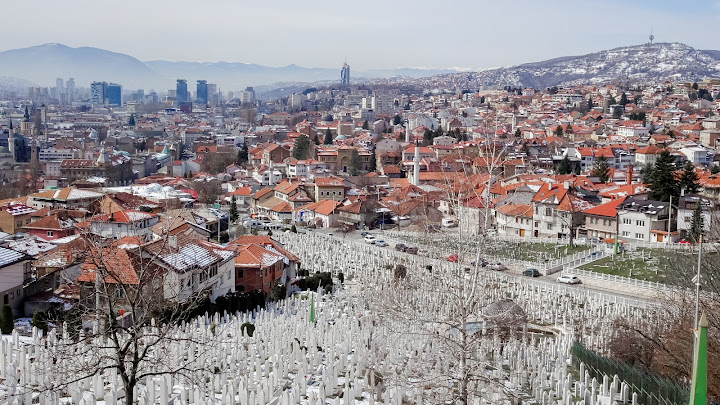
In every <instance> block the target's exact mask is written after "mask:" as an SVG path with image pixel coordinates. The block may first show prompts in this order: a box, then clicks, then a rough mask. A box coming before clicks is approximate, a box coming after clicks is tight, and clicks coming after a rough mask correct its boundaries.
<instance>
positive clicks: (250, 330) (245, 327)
mask: <svg viewBox="0 0 720 405" xmlns="http://www.w3.org/2000/svg"><path fill="white" fill-rule="evenodd" d="M240 331H241V332H242V333H243V334H245V333H247V335H248V336H249V337H252V336H253V334H254V333H255V325H253V324H251V323H250V322H245V323H244V324H242V325H240Z"/></svg>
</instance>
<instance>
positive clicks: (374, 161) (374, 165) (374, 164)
mask: <svg viewBox="0 0 720 405" xmlns="http://www.w3.org/2000/svg"><path fill="white" fill-rule="evenodd" d="M368 170H369V171H371V172H374V171H375V170H377V155H376V154H375V149H373V151H372V154H371V155H370V167H369V168H368Z"/></svg>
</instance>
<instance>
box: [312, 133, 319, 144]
mask: <svg viewBox="0 0 720 405" xmlns="http://www.w3.org/2000/svg"><path fill="white" fill-rule="evenodd" d="M313 143H315V145H320V137H319V136H318V134H315V136H313Z"/></svg>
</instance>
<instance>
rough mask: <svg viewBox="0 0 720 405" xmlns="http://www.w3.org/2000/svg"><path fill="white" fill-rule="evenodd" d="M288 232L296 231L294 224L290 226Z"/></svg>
mask: <svg viewBox="0 0 720 405" xmlns="http://www.w3.org/2000/svg"><path fill="white" fill-rule="evenodd" d="M290 232H292V233H297V228H296V227H295V224H293V226H291V227H290Z"/></svg>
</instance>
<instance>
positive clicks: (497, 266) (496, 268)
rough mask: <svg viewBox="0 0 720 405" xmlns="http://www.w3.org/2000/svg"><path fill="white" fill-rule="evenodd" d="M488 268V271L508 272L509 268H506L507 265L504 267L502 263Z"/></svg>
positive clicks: (490, 265)
mask: <svg viewBox="0 0 720 405" xmlns="http://www.w3.org/2000/svg"><path fill="white" fill-rule="evenodd" d="M487 267H488V269H490V270H495V271H503V270H507V267H505V265H503V264H502V263H500V262H497V263H492V264H489V265H488V266H487Z"/></svg>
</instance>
